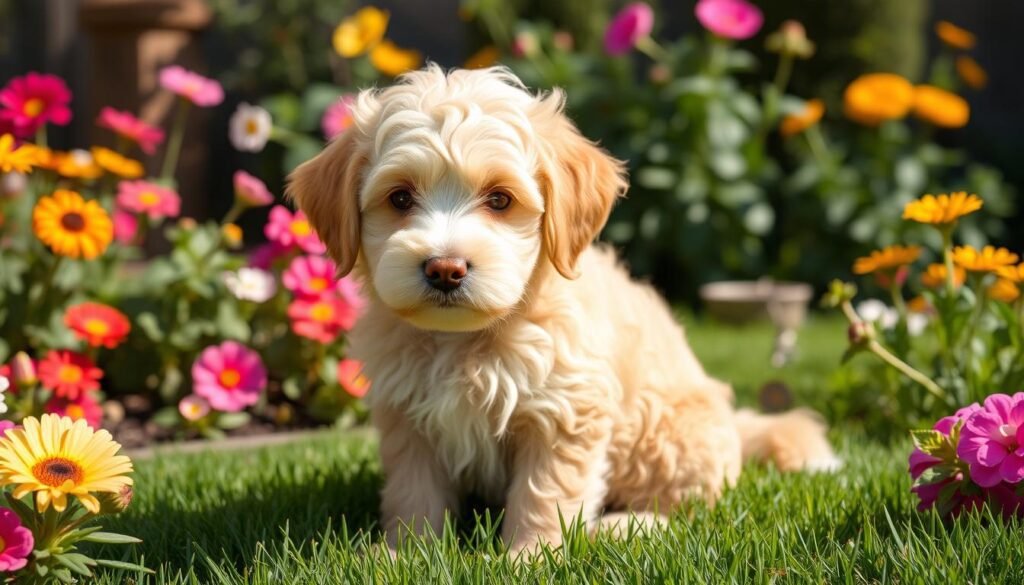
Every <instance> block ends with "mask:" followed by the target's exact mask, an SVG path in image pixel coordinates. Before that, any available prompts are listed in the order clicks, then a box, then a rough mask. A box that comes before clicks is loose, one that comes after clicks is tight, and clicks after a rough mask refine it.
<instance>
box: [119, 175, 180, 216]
mask: <svg viewBox="0 0 1024 585" xmlns="http://www.w3.org/2000/svg"><path fill="white" fill-rule="evenodd" d="M117 205H118V206H119V207H120V208H121V209H124V210H125V211H131V212H134V213H145V214H146V215H148V216H149V218H150V219H160V218H163V217H177V216H178V214H180V213H181V197H179V196H178V194H177V193H175V192H174V191H173V190H172V189H168V188H167V187H161V186H160V185H157V184H155V183H150V182H147V181H121V183H120V184H118V186H117Z"/></svg>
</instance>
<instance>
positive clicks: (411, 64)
mask: <svg viewBox="0 0 1024 585" xmlns="http://www.w3.org/2000/svg"><path fill="white" fill-rule="evenodd" d="M422 62H423V55H421V54H420V52H419V51H417V50H415V49H402V48H400V47H399V46H398V45H396V44H395V43H393V42H391V41H389V40H387V39H384V40H383V41H381V42H380V43H378V44H377V46H375V47H374V48H373V50H371V51H370V63H372V64H373V66H374V67H375V68H376V69H377V71H380V72H381V73H383V74H384V75H389V76H391V77H398V76H399V75H401V74H403V73H405V72H406V71H412V70H413V69H416V68H417V67H419V66H420V63H422Z"/></svg>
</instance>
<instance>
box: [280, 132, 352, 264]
mask: <svg viewBox="0 0 1024 585" xmlns="http://www.w3.org/2000/svg"><path fill="white" fill-rule="evenodd" d="M366 162H367V157H366V153H365V152H364V149H363V148H362V140H361V139H360V136H359V132H358V131H357V130H356V128H354V127H350V128H349V129H348V130H347V131H346V132H345V133H344V134H343V135H341V136H340V137H338V138H336V139H335V140H334V141H332V142H331V143H330V144H329V145H327V147H326V148H325V149H324V150H323V151H322V152H321V153H320V154H318V155H317V156H316V157H315V158H313V159H311V160H308V161H306V162H304V163H302V164H301V165H299V167H298V168H296V169H295V170H294V171H292V173H291V175H289V176H288V188H287V190H286V191H287V194H288V197H290V198H292V200H294V201H295V203H296V204H297V205H298V207H299V209H301V210H302V211H303V212H304V213H305V214H306V216H307V217H309V221H310V223H311V224H313V227H314V228H315V229H316V232H317V234H318V235H319V236H320V239H321V240H323V242H324V244H325V245H326V246H327V251H328V252H329V253H330V255H331V257H332V258H334V261H335V263H337V265H338V272H339V274H340V275H342V276H343V275H346V274H348V273H349V272H351V271H352V267H353V266H354V265H355V263H356V258H358V257H359V242H360V240H359V224H360V217H359V215H360V214H359V190H360V187H361V185H362V180H363V177H362V174H363V169H364V168H365V166H366Z"/></svg>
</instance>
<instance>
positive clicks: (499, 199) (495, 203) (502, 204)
mask: <svg viewBox="0 0 1024 585" xmlns="http://www.w3.org/2000/svg"><path fill="white" fill-rule="evenodd" d="M511 204H512V198H511V197H509V196H508V195H507V194H505V193H502V192H501V191H494V192H491V193H488V194H487V198H486V199H485V200H484V205H486V206H487V207H489V208H491V209H493V210H495V211H504V210H506V209H508V206H509V205H511Z"/></svg>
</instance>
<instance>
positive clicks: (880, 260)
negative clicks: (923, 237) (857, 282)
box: [853, 246, 921, 274]
mask: <svg viewBox="0 0 1024 585" xmlns="http://www.w3.org/2000/svg"><path fill="white" fill-rule="evenodd" d="M920 255H921V246H887V247H885V248H882V249H881V250H875V251H874V252H872V253H871V255H869V256H864V257H862V258H857V261H856V262H854V264H853V272H854V274H870V273H872V272H879V271H886V270H894V269H897V268H901V267H903V266H907V265H909V264H913V263H914V262H915V261H916V260H917V258H918V257H919V256H920Z"/></svg>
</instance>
